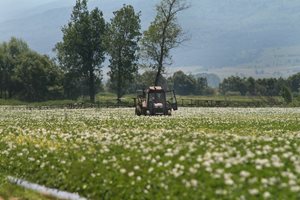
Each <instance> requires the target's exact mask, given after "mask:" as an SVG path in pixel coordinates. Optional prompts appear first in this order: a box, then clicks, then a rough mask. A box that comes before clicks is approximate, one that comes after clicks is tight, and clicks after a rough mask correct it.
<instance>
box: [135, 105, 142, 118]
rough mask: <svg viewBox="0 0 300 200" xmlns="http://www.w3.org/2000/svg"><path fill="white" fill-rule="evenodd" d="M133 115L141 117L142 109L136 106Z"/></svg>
mask: <svg viewBox="0 0 300 200" xmlns="http://www.w3.org/2000/svg"><path fill="white" fill-rule="evenodd" d="M135 114H136V115H137V116H141V115H142V108H141V106H139V105H137V106H136V107H135Z"/></svg>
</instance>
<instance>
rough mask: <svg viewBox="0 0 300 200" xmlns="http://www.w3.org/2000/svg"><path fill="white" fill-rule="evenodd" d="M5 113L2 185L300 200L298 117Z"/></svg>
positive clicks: (292, 111)
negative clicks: (8, 181) (9, 179)
mask: <svg viewBox="0 0 300 200" xmlns="http://www.w3.org/2000/svg"><path fill="white" fill-rule="evenodd" d="M0 113H1V115H0V135H1V137H0V167H1V168H0V171H1V173H2V174H1V176H14V177H17V178H21V179H25V180H28V181H31V182H34V183H38V184H41V185H45V186H47V187H52V188H57V189H60V190H64V191H69V192H75V193H79V194H80V195H81V196H83V197H86V198H88V199H300V108H180V110H179V111H178V112H175V113H173V115H172V116H157V117H137V116H135V115H134V110H133V109H85V110H63V109H61V110H25V109H22V108H19V109H15V108H14V109H13V108H10V107H0Z"/></svg>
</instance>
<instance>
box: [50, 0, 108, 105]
mask: <svg viewBox="0 0 300 200" xmlns="http://www.w3.org/2000/svg"><path fill="white" fill-rule="evenodd" d="M105 27H106V25H105V20H104V18H103V14H102V12H101V11H100V10H99V9H98V8H95V9H94V10H92V11H91V12H90V11H89V10H88V8H87V0H77V1H76V5H75V6H74V8H73V12H72V15H71V20H70V22H69V23H68V24H67V25H65V26H64V27H63V28H62V32H63V41H62V42H59V43H58V44H57V45H56V47H55V49H56V51H57V57H58V60H59V62H60V64H61V65H62V66H63V67H64V68H65V70H66V71H67V73H73V74H77V75H78V77H77V78H82V77H84V78H85V79H87V81H88V85H89V96H90V100H91V102H94V101H95V80H96V77H97V75H98V76H100V75H99V74H101V64H102V63H103V62H104V59H105V57H104V54H105V45H104V38H105V29H106V28H105Z"/></svg>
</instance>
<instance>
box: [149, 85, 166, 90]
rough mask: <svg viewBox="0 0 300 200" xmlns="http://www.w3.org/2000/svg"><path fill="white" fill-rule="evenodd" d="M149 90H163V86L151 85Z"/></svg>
mask: <svg viewBox="0 0 300 200" xmlns="http://www.w3.org/2000/svg"><path fill="white" fill-rule="evenodd" d="M149 90H163V89H162V87H161V86H150V87H149Z"/></svg>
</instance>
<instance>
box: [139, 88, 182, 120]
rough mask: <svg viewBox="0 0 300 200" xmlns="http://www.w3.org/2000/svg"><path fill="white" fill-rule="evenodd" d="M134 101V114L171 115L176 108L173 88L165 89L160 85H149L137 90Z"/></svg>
mask: <svg viewBox="0 0 300 200" xmlns="http://www.w3.org/2000/svg"><path fill="white" fill-rule="evenodd" d="M134 101H135V103H134V104H135V114H136V115H138V116H140V115H171V112H172V110H177V109H178V107H177V100H176V96H175V92H174V90H170V91H165V90H164V89H163V88H162V87H161V86H151V87H149V88H147V89H145V90H140V91H138V94H137V98H134Z"/></svg>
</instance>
